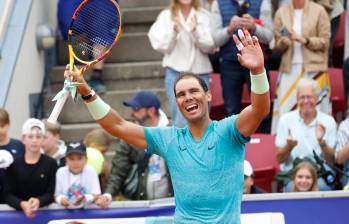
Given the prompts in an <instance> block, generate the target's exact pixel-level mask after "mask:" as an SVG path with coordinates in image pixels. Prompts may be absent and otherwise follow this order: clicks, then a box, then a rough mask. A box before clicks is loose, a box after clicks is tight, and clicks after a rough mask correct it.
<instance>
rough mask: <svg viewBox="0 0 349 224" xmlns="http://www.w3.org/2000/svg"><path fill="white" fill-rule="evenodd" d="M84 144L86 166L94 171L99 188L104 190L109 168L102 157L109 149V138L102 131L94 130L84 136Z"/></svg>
mask: <svg viewBox="0 0 349 224" xmlns="http://www.w3.org/2000/svg"><path fill="white" fill-rule="evenodd" d="M84 143H85V145H86V147H87V164H88V165H90V166H92V167H93V168H94V169H95V170H96V172H97V175H98V176H99V178H100V181H101V188H102V189H104V188H105V186H106V184H107V181H108V177H109V174H110V166H111V165H110V164H109V163H107V161H106V159H105V156H104V155H105V153H106V152H107V151H108V149H109V146H110V138H109V136H108V134H107V133H106V132H105V131H104V130H103V129H94V130H92V131H90V132H89V133H88V134H87V135H86V137H85V139H84Z"/></svg>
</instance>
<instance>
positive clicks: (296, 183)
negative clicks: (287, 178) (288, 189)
mask: <svg viewBox="0 0 349 224" xmlns="http://www.w3.org/2000/svg"><path fill="white" fill-rule="evenodd" d="M292 181H293V186H292V191H293V192H306V191H318V190H319V188H318V185H317V174H316V169H315V167H314V166H313V165H312V164H311V163H310V162H307V161H303V162H300V163H299V164H298V165H297V166H296V167H295V168H294V170H293V175H292Z"/></svg>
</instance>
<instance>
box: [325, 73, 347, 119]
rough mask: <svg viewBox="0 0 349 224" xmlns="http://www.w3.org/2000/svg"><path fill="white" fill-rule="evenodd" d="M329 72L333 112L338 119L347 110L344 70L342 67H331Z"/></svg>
mask: <svg viewBox="0 0 349 224" xmlns="http://www.w3.org/2000/svg"><path fill="white" fill-rule="evenodd" d="M328 73H329V77H330V83H331V101H332V114H333V116H334V117H335V118H336V120H337V121H338V117H340V118H343V117H344V114H345V111H346V99H345V92H344V81H343V70H342V69H340V68H329V69H328ZM340 120H341V119H340ZM340 120H339V121H340Z"/></svg>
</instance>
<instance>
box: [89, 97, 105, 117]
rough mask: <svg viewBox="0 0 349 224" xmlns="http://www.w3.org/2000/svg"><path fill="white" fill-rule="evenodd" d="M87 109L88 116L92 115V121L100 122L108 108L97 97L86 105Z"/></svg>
mask: <svg viewBox="0 0 349 224" xmlns="http://www.w3.org/2000/svg"><path fill="white" fill-rule="evenodd" d="M86 106H87V109H88V110H89V111H90V114H91V115H92V117H93V119H95V120H100V119H102V118H103V117H105V116H106V115H107V114H108V113H109V111H110V106H109V105H108V104H107V103H105V102H104V101H103V100H102V99H101V98H100V97H99V96H97V98H96V99H95V100H94V101H92V102H88V103H86Z"/></svg>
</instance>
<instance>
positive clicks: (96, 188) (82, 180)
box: [55, 142, 108, 208]
mask: <svg viewBox="0 0 349 224" xmlns="http://www.w3.org/2000/svg"><path fill="white" fill-rule="evenodd" d="M86 160H87V157H86V147H85V145H84V144H83V143H80V142H72V143H70V144H69V145H68V147H67V153H66V163H67V165H66V166H64V167H61V168H59V169H58V171H57V173H56V189H55V201H56V203H57V204H59V205H61V206H64V207H67V208H81V207H85V206H87V205H90V204H92V203H94V202H97V201H98V200H97V198H98V197H99V196H100V195H101V188H100V185H99V180H98V176H97V173H96V171H95V170H94V169H93V168H92V167H90V166H89V165H86ZM97 205H99V206H101V207H107V206H108V204H97Z"/></svg>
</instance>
